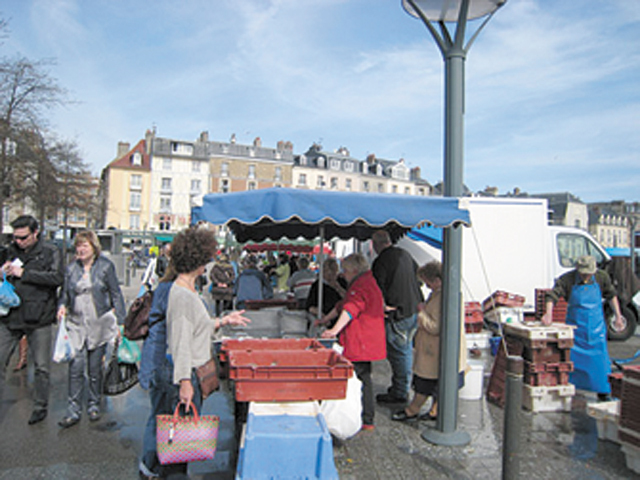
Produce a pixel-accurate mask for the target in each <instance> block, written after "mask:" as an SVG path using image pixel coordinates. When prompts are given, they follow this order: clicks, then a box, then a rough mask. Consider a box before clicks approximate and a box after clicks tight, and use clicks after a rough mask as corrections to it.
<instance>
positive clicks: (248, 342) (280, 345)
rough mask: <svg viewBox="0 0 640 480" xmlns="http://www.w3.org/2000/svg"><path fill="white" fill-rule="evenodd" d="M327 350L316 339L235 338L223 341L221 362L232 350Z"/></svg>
mask: <svg viewBox="0 0 640 480" xmlns="http://www.w3.org/2000/svg"><path fill="white" fill-rule="evenodd" d="M323 348H326V347H325V346H324V345H322V343H320V342H319V341H318V340H316V339H315V338H237V339H236V338H233V339H227V340H223V342H222V345H221V347H220V360H221V361H226V360H227V357H228V354H229V352H230V351H232V350H298V351H299V350H318V349H323Z"/></svg>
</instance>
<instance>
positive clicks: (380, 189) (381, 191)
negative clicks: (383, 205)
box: [378, 183, 384, 193]
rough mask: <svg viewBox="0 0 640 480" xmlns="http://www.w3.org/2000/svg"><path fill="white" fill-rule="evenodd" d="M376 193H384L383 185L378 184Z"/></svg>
mask: <svg viewBox="0 0 640 480" xmlns="http://www.w3.org/2000/svg"><path fill="white" fill-rule="evenodd" d="M378 193H384V185H382V184H381V183H379V184H378Z"/></svg>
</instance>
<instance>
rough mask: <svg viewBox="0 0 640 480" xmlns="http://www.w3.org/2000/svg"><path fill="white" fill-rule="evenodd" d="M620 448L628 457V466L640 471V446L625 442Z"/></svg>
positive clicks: (630, 468) (637, 471)
mask: <svg viewBox="0 0 640 480" xmlns="http://www.w3.org/2000/svg"><path fill="white" fill-rule="evenodd" d="M620 450H621V451H622V453H624V456H625V458H626V462H627V468H628V469H629V470H633V471H634V472H636V473H640V448H638V447H636V446H634V445H631V444H630V443H626V442H625V443H623V444H622V445H621V446H620Z"/></svg>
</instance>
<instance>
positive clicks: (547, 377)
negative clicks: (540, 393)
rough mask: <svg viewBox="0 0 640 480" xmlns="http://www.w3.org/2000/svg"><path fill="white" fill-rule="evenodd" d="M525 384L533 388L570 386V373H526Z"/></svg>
mask: <svg viewBox="0 0 640 480" xmlns="http://www.w3.org/2000/svg"><path fill="white" fill-rule="evenodd" d="M524 383H525V384H527V385H531V386H532V387H555V386H556V385H568V384H569V373H568V372H526V371H525V372H524Z"/></svg>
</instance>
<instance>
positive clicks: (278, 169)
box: [274, 167, 282, 182]
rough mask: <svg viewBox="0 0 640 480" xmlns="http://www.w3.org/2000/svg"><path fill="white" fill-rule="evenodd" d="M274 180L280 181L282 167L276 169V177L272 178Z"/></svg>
mask: <svg viewBox="0 0 640 480" xmlns="http://www.w3.org/2000/svg"><path fill="white" fill-rule="evenodd" d="M274 180H275V181H276V182H281V181H282V167H276V175H275V177H274Z"/></svg>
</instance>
